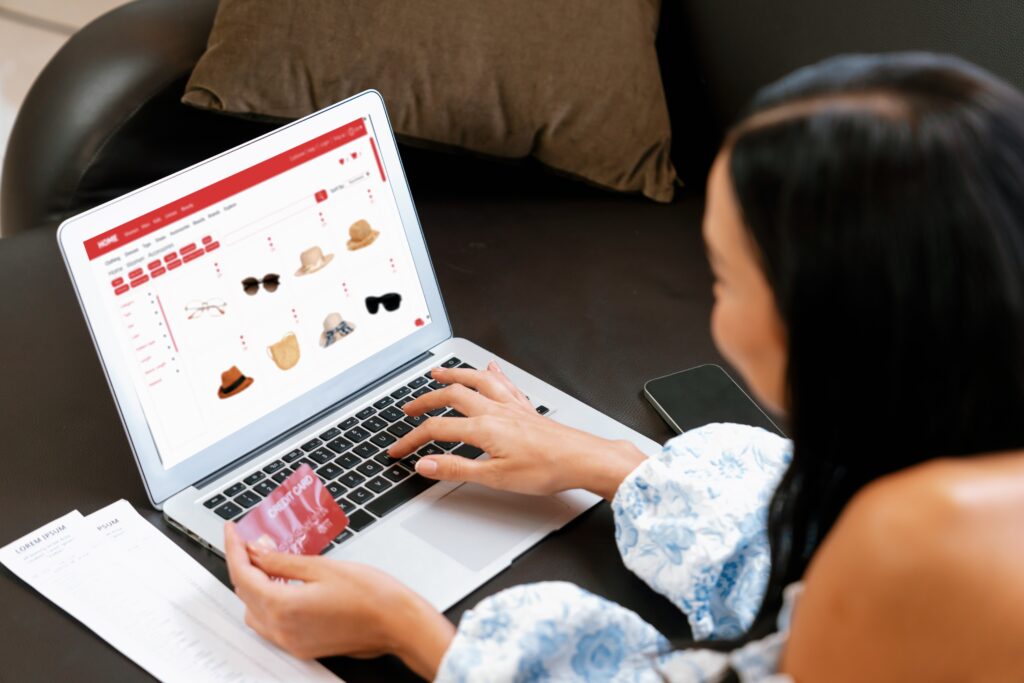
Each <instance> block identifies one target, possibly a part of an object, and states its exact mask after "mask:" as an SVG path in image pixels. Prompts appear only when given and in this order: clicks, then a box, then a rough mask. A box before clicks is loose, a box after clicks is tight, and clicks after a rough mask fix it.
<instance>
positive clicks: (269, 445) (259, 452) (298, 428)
mask: <svg viewBox="0 0 1024 683" xmlns="http://www.w3.org/2000/svg"><path fill="white" fill-rule="evenodd" d="M433 355H434V352H433V351H424V352H423V353H421V354H420V355H418V356H416V357H415V358H413V359H412V360H410V361H408V362H406V363H403V364H402V365H400V366H399V367H397V368H395V369H394V370H392V371H391V372H389V373H388V374H386V375H384V376H383V377H381V378H379V379H378V380H376V381H375V382H373V383H371V384H367V385H366V386H364V387H363V388H361V389H360V390H359V391H354V392H352V393H351V394H348V395H346V396H344V397H343V398H341V399H340V400H338V401H335V402H334V403H332V404H331V405H329V406H327V407H326V408H324V409H323V410H321V411H320V412H318V413H316V414H315V415H312V416H310V417H308V418H306V419H305V420H303V421H302V422H300V423H299V424H297V425H295V426H294V427H292V428H291V429H288V430H287V431H285V432H283V433H282V434H280V435H278V436H277V437H276V438H274V439H271V440H270V441H268V442H266V443H264V444H262V445H260V446H257V447H256V448H254V449H252V450H251V451H249V452H248V453H246V454H244V455H241V456H239V457H237V458H235V459H234V460H232V461H231V462H229V463H228V464H227V465H224V467H221V468H220V469H219V470H217V471H216V472H214V473H212V474H209V475H207V476H205V477H203V478H202V479H200V480H199V481H197V482H195V483H194V484H192V486H194V487H195V488H197V489H202V488H204V487H206V486H207V485H208V484H210V483H212V482H214V481H216V480H218V479H220V478H221V477H223V476H224V475H225V474H227V473H228V472H230V471H232V470H235V469H238V468H239V467H240V466H241V465H244V464H245V463H246V462H248V461H250V460H253V459H255V458H259V457H261V456H264V455H266V453H267V451H269V450H272V449H274V448H277V447H278V446H280V445H281V444H282V443H284V442H286V441H289V440H291V439H292V438H294V437H295V436H297V435H298V434H299V433H301V432H302V431H304V430H305V429H307V428H308V427H310V426H311V425H313V424H314V423H316V422H317V421H319V420H320V419H322V418H323V417H325V416H327V415H330V414H331V413H333V412H336V411H338V410H339V409H341V408H342V407H343V406H344V405H346V404H348V403H352V402H354V401H356V400H358V399H359V398H360V397H362V396H365V395H367V394H372V393H373V392H374V391H376V390H377V389H379V388H380V387H382V386H384V385H385V384H388V383H389V382H391V381H393V380H394V379H395V378H396V377H397V376H398V375H401V374H403V373H405V372H407V371H408V370H409V368H411V367H412V366H414V365H417V364H419V363H422V362H423V361H425V360H426V359H428V358H430V357H432V356H433Z"/></svg>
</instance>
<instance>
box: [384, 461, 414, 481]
mask: <svg viewBox="0 0 1024 683" xmlns="http://www.w3.org/2000/svg"><path fill="white" fill-rule="evenodd" d="M408 476H409V470H407V469H405V468H404V467H400V466H398V465H392V466H391V467H389V468H387V469H386V470H384V477H385V478H387V479H388V481H391V482H394V483H396V484H397V483H398V482H400V481H402V480H403V479H405V478H406V477H408Z"/></svg>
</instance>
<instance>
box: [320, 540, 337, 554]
mask: <svg viewBox="0 0 1024 683" xmlns="http://www.w3.org/2000/svg"><path fill="white" fill-rule="evenodd" d="M332 550H334V543H333V542H328V543H327V545H325V546H324V548H323V550H321V551H320V554H321V555H326V554H327V553H329V552H331V551H332Z"/></svg>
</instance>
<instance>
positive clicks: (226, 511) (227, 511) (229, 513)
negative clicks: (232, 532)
mask: <svg viewBox="0 0 1024 683" xmlns="http://www.w3.org/2000/svg"><path fill="white" fill-rule="evenodd" d="M214 512H216V513H217V514H218V515H219V516H220V518H221V519H234V518H235V517H237V516H238V515H240V514H242V508H240V507H238V506H237V505H235V504H234V503H232V502H231V501H228V502H226V503H224V504H223V505H221V506H220V507H219V508H217V509H216V510H214Z"/></svg>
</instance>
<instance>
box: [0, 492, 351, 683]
mask: <svg viewBox="0 0 1024 683" xmlns="http://www.w3.org/2000/svg"><path fill="white" fill-rule="evenodd" d="M0 562H3V564H4V565H6V566H7V568H8V569H10V570H11V571H12V572H14V573H15V574H16V575H17V576H18V577H20V578H21V579H22V580H23V581H25V582H26V583H27V584H29V585H30V586H32V587H33V588H35V589H36V590H38V591H39V592H40V593H42V594H43V595H44V596H45V597H46V598H48V599H50V600H52V601H53V602H54V603H56V604H57V605H58V606H59V607H61V608H62V609H64V610H66V611H67V612H68V613H69V614H71V616H73V617H75V618H76V619H78V620H79V621H81V622H82V623H83V624H85V625H86V626H87V627H89V628H90V629H92V630H93V631H94V632H95V633H96V634H97V635H99V636H100V637H101V638H103V639H104V640H106V641H107V642H108V643H110V644H111V645H113V646H114V647H115V648H117V649H118V650H120V651H121V652H122V653H123V654H125V655H126V656H127V657H129V658H131V659H132V660H133V661H134V662H135V663H137V664H138V665H139V666H141V667H142V668H143V669H145V670H146V671H148V672H149V673H151V674H152V675H153V676H155V677H156V678H158V679H160V680H161V681H169V682H175V683H176V682H177V681H182V682H186V681H187V682H189V683H192V682H194V681H208V682H210V683H249V682H253V683H257V682H259V683H264V682H266V683H271V682H276V681H282V682H283V681H335V682H337V681H338V678H337V677H336V676H334V675H333V674H332V673H330V672H329V671H328V670H327V669H325V668H324V667H323V666H321V665H320V664H319V663H317V662H315V661H303V660H300V659H296V658H295V657H292V656H291V655H289V654H287V653H285V652H283V651H282V650H280V649H278V648H276V647H275V646H273V645H271V644H270V643H268V642H267V641H265V640H263V639H262V638H261V637H260V636H259V635H257V634H256V633H255V632H253V631H252V630H251V629H249V628H248V627H247V626H245V623H244V614H245V607H244V605H243V604H242V602H241V601H240V600H239V599H238V598H237V597H236V596H235V594H234V593H232V592H231V591H230V590H228V589H227V588H226V587H225V586H224V585H223V584H222V583H221V582H220V581H218V580H217V578H216V577H215V576H213V574H211V573H209V572H208V571H207V570H206V569H205V568H203V567H202V566H201V565H200V564H199V563H198V562H196V561H195V560H193V559H192V558H191V557H190V556H189V555H188V554H187V553H186V552H185V551H183V550H182V549H181V548H179V547H178V546H176V545H175V544H174V543H173V542H172V541H171V540H170V539H168V538H167V537H166V536H164V535H163V534H162V533H160V532H159V531H158V530H157V529H156V528H155V527H153V526H152V525H151V524H150V523H149V522H147V521H146V520H145V519H143V517H142V516H141V515H139V513H138V512H137V511H136V510H135V508H133V507H132V506H131V505H130V504H129V503H128V502H126V501H124V500H119V501H117V502H116V503H113V504H112V505H108V506H107V507H105V508H103V509H101V510H98V511H97V512H94V513H93V514H91V515H89V516H88V517H83V516H82V515H81V514H80V513H79V512H78V511H74V512H70V513H68V514H66V515H64V516H63V517H61V518H60V519H57V520H55V521H53V522H51V523H49V524H47V525H45V526H43V527H41V528H40V529H37V530H36V531H34V532H32V533H30V534H28V535H26V536H24V537H22V538H20V539H18V540H16V541H14V542H13V543H10V544H9V545H7V546H5V547H4V548H0Z"/></svg>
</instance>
